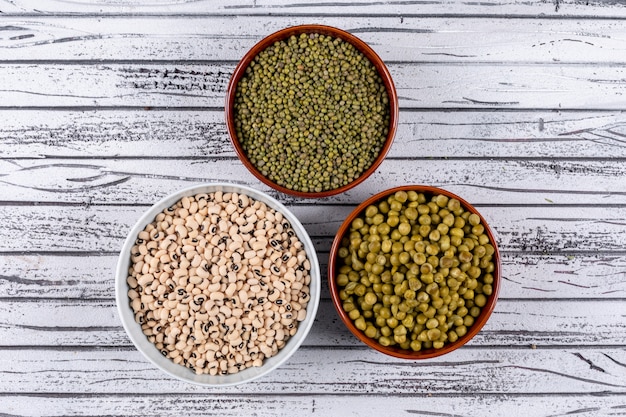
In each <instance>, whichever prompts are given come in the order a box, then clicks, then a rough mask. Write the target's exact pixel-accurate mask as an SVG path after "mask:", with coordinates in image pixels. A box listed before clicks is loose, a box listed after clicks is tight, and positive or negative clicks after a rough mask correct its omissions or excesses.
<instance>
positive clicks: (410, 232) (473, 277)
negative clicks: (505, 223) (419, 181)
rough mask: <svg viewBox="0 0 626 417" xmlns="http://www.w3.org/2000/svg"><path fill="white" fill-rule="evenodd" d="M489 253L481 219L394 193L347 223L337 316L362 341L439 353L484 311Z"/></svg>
mask: <svg viewBox="0 0 626 417" xmlns="http://www.w3.org/2000/svg"><path fill="white" fill-rule="evenodd" d="M494 252H495V249H494V246H493V245H492V243H491V241H490V239H489V236H488V235H487V234H486V233H485V227H484V225H483V224H482V223H481V219H480V216H478V215H477V214H475V213H471V212H469V211H467V210H465V209H464V208H463V207H462V205H461V203H460V202H459V200H457V199H454V198H449V197H448V196H446V195H443V194H436V195H427V194H424V193H418V192H415V191H397V192H395V193H394V194H391V195H390V196H388V197H387V198H384V199H382V200H381V201H379V202H378V203H376V204H372V205H369V206H368V207H367V208H366V209H365V210H364V212H363V213H362V214H361V215H359V216H358V217H356V218H355V219H354V220H353V221H352V223H351V225H350V229H349V232H348V233H347V235H346V236H345V237H344V238H343V239H342V242H341V246H340V248H339V250H338V256H339V258H340V259H339V265H340V266H339V268H338V270H337V273H336V276H335V277H334V279H335V280H336V283H337V287H338V289H339V298H340V300H341V302H342V307H343V310H344V311H345V312H346V313H347V314H348V316H349V317H350V319H351V320H352V321H353V323H354V326H355V327H356V328H357V329H359V330H360V331H362V332H363V333H364V334H365V335H366V336H367V337H369V338H372V339H375V340H376V341H378V343H379V344H381V345H382V346H396V347H400V348H402V349H407V350H410V351H420V350H422V349H430V348H434V349H441V348H443V347H444V346H445V345H446V344H447V343H451V342H455V341H456V340H458V339H459V338H460V337H463V336H464V335H465V334H466V333H467V332H468V328H470V327H471V326H472V324H473V323H474V321H475V319H476V318H477V317H478V316H479V315H480V313H481V309H482V307H484V306H485V305H486V303H487V299H488V297H489V296H490V295H491V294H492V292H493V282H494V276H493V272H494V270H495V264H494V259H493V256H494Z"/></svg>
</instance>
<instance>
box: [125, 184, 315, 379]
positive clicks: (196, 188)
mask: <svg viewBox="0 0 626 417" xmlns="http://www.w3.org/2000/svg"><path fill="white" fill-rule="evenodd" d="M215 191H223V192H237V193H245V194H246V195H247V196H249V197H251V198H253V199H255V200H257V201H262V202H264V203H265V204H267V205H268V206H269V207H271V208H273V209H275V210H277V211H280V212H281V213H282V214H283V216H284V217H285V218H286V219H287V220H288V221H289V222H290V223H291V225H292V227H293V228H294V230H295V231H296V234H297V235H298V238H299V239H300V241H301V242H302V244H303V245H304V248H305V250H306V252H307V258H308V260H309V262H310V263H311V273H310V276H311V283H310V284H309V288H310V298H309V302H308V304H307V308H306V311H307V315H306V318H305V319H304V320H303V321H301V322H300V323H299V324H298V331H297V332H296V334H295V335H294V336H292V337H290V338H289V340H288V341H287V343H286V344H285V346H284V347H283V348H282V349H281V350H280V351H279V352H278V353H277V354H276V355H275V356H273V357H271V358H267V359H265V360H264V363H263V365H262V366H261V367H251V368H246V369H244V370H243V371H241V372H238V373H236V374H228V375H215V376H213V375H208V374H202V375H197V374H195V373H194V372H193V371H192V370H191V369H189V368H186V367H184V366H182V365H178V364H175V363H174V362H173V361H172V360H171V359H169V358H166V357H164V356H163V355H161V353H160V352H159V351H158V349H157V348H156V346H155V345H154V344H153V343H152V342H150V341H149V340H148V339H147V337H146V336H145V335H144V334H143V332H142V330H141V327H140V326H139V324H138V323H136V322H135V313H134V312H133V311H132V308H131V307H130V303H129V301H128V294H127V293H128V289H129V288H128V284H127V282H126V279H127V277H128V268H129V266H130V262H131V260H130V252H131V248H132V246H133V245H134V244H135V240H136V239H137V235H138V234H139V232H140V231H141V230H143V229H144V227H145V226H146V225H147V224H148V223H151V222H152V221H154V218H155V217H156V215H157V214H158V213H160V212H161V211H162V210H163V209H165V208H167V207H170V206H171V205H173V204H174V203H176V202H177V201H178V200H180V199H181V198H183V197H185V196H192V195H196V194H200V193H210V192H215ZM320 295H321V270H320V265H319V260H318V258H317V253H316V250H315V246H314V245H313V242H312V241H311V238H310V236H309V234H308V232H307V231H306V229H305V228H304V226H303V225H302V223H300V221H299V220H298V218H297V217H296V216H295V215H294V214H293V213H292V212H291V211H290V210H289V209H288V208H287V207H285V206H284V205H283V204H282V203H281V202H279V201H278V200H276V199H275V198H273V197H271V196H269V195H267V194H265V193H263V192H261V191H259V190H255V189H253V188H251V187H249V186H247V185H242V184H236V183H226V182H212V183H202V184H196V185H192V186H189V187H186V188H183V189H180V190H178V191H176V192H174V193H171V194H169V195H167V196H165V197H163V198H161V199H160V200H159V201H157V202H156V203H155V204H153V205H152V206H151V207H150V208H149V209H147V210H145V211H144V212H143V213H142V215H141V217H140V218H139V219H138V220H137V221H136V222H135V224H134V225H133V226H132V227H131V229H130V231H129V232H128V234H127V237H126V239H125V241H124V244H123V245H122V248H121V250H120V253H119V256H118V262H117V266H116V269H115V300H116V305H117V312H118V316H119V317H120V320H121V322H122V325H123V327H124V330H125V331H126V334H127V335H128V337H129V338H130V340H131V341H132V342H133V344H134V345H135V347H136V348H137V350H138V351H139V352H140V353H141V354H142V355H143V356H144V357H145V358H146V359H148V360H149V361H150V362H152V363H153V364H154V365H155V366H156V367H157V368H159V369H160V370H161V371H163V372H165V373H167V374H168V375H170V376H172V377H174V378H176V379H178V380H181V381H184V382H188V383H192V384H195V385H201V386H205V387H227V386H234V385H239V384H243V383H247V382H250V381H253V380H256V379H257V378H261V377H263V376H265V375H267V374H268V373H270V372H272V371H273V370H275V369H276V368H278V367H279V366H281V365H282V364H283V363H285V362H286V361H287V360H288V359H289V358H290V357H291V356H292V355H293V354H294V353H295V352H296V351H297V350H298V348H299V347H300V346H301V345H302V343H303V342H304V340H305V338H306V337H307V335H308V334H309V332H310V330H311V328H312V326H313V323H314V320H315V317H316V315H317V310H318V307H319V302H320V298H321V297H320Z"/></svg>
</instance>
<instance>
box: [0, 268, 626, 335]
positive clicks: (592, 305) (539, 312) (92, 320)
mask: <svg viewBox="0 0 626 417" xmlns="http://www.w3.org/2000/svg"><path fill="white" fill-rule="evenodd" d="M110 280H111V281H110V282H111V284H110V285H111V286H112V285H113V276H111V277H110ZM505 285H506V284H505ZM0 313H1V314H0V317H1V321H0V341H2V344H1V345H0V346H42V347H52V346H68V347H84V346H91V347H97V346H131V342H130V340H129V339H128V337H127V336H126V333H125V332H124V329H123V328H122V326H121V323H120V321H119V318H118V313H117V308H116V304H115V301H114V300H109V299H105V300H82V299H73V300H62V299H60V300H37V299H35V300H5V301H3V302H2V303H1V304H0ZM625 317H626V303H624V300H623V299H613V300H595V299H591V300H585V299H565V300H558V299H555V300H549V302H546V301H544V300H500V301H499V302H498V304H497V306H496V309H495V311H494V312H493V314H492V316H491V317H490V319H489V321H488V322H487V324H486V325H485V327H483V329H482V330H481V331H480V332H479V333H478V335H476V336H475V337H474V339H472V340H471V341H470V342H469V344H468V346H499V347H511V346H513V347H519V346H524V347H525V346H531V345H533V344H534V345H538V346H611V345H613V346H620V345H622V344H623V341H624V339H625V338H626V326H625V325H624V318H625ZM304 343H305V345H307V346H345V347H353V346H364V345H361V342H360V341H359V340H358V339H356V337H354V336H353V335H352V334H351V333H349V331H348V330H347V328H346V327H345V326H344V324H343V323H342V322H341V320H340V319H339V316H338V314H337V312H336V311H335V309H334V307H333V305H332V302H331V301H330V300H329V299H327V298H326V299H322V300H321V301H320V306H319V310H318V313H317V316H316V319H315V324H314V325H313V329H312V330H311V333H310V334H309V335H308V336H307V339H306V341H305V342H304Z"/></svg>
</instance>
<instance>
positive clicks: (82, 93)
mask: <svg viewBox="0 0 626 417" xmlns="http://www.w3.org/2000/svg"><path fill="white" fill-rule="evenodd" d="M234 66H235V65H234V64H216V63H212V62H210V63H207V64H203V65H200V64H191V63H181V64H179V65H177V64H151V63H145V64H117V63H111V64H109V63H105V64H93V65H92V64H81V63H77V64H66V65H63V64H57V63H43V64H39V65H32V64H18V63H15V64H13V63H0V72H2V73H4V74H5V76H6V77H7V79H11V80H12V83H11V84H10V85H3V86H2V87H1V88H0V96H1V97H2V98H3V100H4V102H10V103H11V104H12V106H18V107H21V106H49V107H59V106H137V107H223V105H224V96H225V91H226V87H227V85H228V80H229V78H230V75H231V73H232V71H233V70H234ZM388 67H389V71H390V73H391V75H392V77H393V79H394V83H395V85H396V89H397V93H398V98H399V100H400V106H401V107H402V108H403V109H411V108H420V109H423V108H434V109H444V108H448V109H457V108H472V109H473V108H510V109H520V108H521V109H528V108H537V109H550V110H559V109H585V110H592V109H602V110H623V109H624V105H625V104H626V97H625V96H624V86H625V85H626V69H625V68H624V67H623V66H621V65H618V66H608V65H596V66H594V67H593V69H590V68H588V67H584V66H582V67H581V66H575V65H573V66H568V65H558V66H557V65H548V64H537V65H529V64H523V63H522V64H519V65H505V64H503V65H497V66H494V65H491V64H475V65H462V64H436V63H418V64H416V63H412V62H409V63H398V64H394V63H390V64H389V65H388Z"/></svg>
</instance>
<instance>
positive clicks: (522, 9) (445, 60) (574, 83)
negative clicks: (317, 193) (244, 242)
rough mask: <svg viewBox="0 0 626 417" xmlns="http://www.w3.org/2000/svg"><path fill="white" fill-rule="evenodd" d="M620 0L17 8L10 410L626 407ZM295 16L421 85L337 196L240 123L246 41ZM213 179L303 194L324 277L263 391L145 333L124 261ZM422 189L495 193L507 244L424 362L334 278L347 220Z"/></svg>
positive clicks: (182, 2)
mask: <svg viewBox="0 0 626 417" xmlns="http://www.w3.org/2000/svg"><path fill="white" fill-rule="evenodd" d="M625 6H626V5H625V4H624V2H623V1H621V0H606V1H603V0H592V1H581V0H548V1H540V2H528V1H525V0H497V1H496V0H486V1H481V2H463V1H453V0H435V1H422V0H418V1H402V0H391V1H384V2H381V1H377V0H364V1H359V2H345V1H342V2H335V1H325V2H311V1H309V0H250V1H248V0H244V1H239V2H216V1H211V0H151V1H145V0H72V1H66V0H48V1H45V2H41V1H39V0H0V218H2V219H3V222H2V227H0V415H1V416H40V415H50V416H61V415H62V416H67V415H98V416H102V415H110V416H117V415H124V416H125V415H154V416H160V415H190V416H196V415H220V416H235V415H236V416H242V415H256V416H270V415H271V416H277V415H289V416H299V415H306V416H315V415H322V416H334V415H341V416H344V415H345V416H369V415H393V416H395V415H399V416H424V417H433V416H443V417H458V416H467V417H469V416H471V415H472V416H473V415H476V416H496V417H501V416H522V415H523V416H530V417H548V416H550V417H555V416H568V415H569V416H571V415H576V416H581V417H597V416H600V417H603V416H614V415H626V345H625V344H624V340H626V303H625V301H624V300H626V295H625V294H626V251H625V250H624V248H625V247H626V168H625V165H624V161H625V160H626V146H624V144H625V143H626V113H625V112H626V95H625V93H626V70H625V68H626V25H625V22H626V7H625ZM300 23H322V24H328V25H333V26H337V27H341V28H344V29H347V30H349V31H350V32H352V33H354V34H355V35H357V36H359V37H360V38H362V39H363V40H365V41H367V42H368V43H370V44H371V45H372V46H373V47H374V49H375V50H376V51H377V52H378V53H379V55H380V56H381V57H382V58H383V59H384V60H385V62H387V63H388V66H389V69H390V71H391V72H392V75H393V77H394V81H395V83H396V86H397V88H398V93H399V96H400V98H401V116H400V124H399V129H398V134H397V136H396V141H395V143H394V145H393V147H392V150H391V152H390V154H389V157H388V158H387V159H386V160H385V162H384V163H383V164H382V165H381V167H380V168H379V169H378V170H377V172H376V173H375V174H374V175H373V176H371V177H370V178H369V179H368V180H367V181H365V182H364V183H363V184H361V185H360V186H358V187H356V188H355V189H353V190H351V191H350V192H348V193H345V194H343V195H340V196H335V197H331V198H327V199H323V200H306V199H297V198H293V197H287V196H284V195H280V194H278V193H276V192H273V191H271V190H269V189H268V188H267V187H265V186H261V184H260V182H259V181H258V180H256V178H254V177H253V176H252V175H251V174H250V173H249V172H247V170H245V168H244V167H243V166H242V164H241V163H240V162H239V161H238V160H237V158H236V156H235V154H234V153H233V149H232V146H231V144H230V143H229V139H228V137H227V134H226V128H225V124H224V121H223V117H224V115H223V106H224V95H225V89H226V85H227V83H228V80H229V77H230V74H231V73H232V71H233V69H234V66H235V64H236V63H237V61H238V60H239V59H240V57H241V56H242V55H243V54H244V53H245V52H246V51H247V50H248V49H249V48H250V47H251V46H252V45H253V44H254V43H255V42H257V41H258V40H260V39H261V38H262V37H264V36H265V35H267V34H268V33H270V32H273V31H275V30H277V29H280V28H282V27H286V26H290V25H295V24H300ZM218 180H226V181H235V182H240V183H243V184H248V185H251V186H253V187H255V188H259V189H261V190H263V191H268V192H269V193H270V194H272V195H273V196H275V197H277V198H279V200H281V201H282V202H284V203H285V204H286V205H287V206H288V207H289V208H290V209H292V210H293V211H294V213H295V214H296V215H297V216H298V218H299V219H300V220H301V221H302V222H303V223H304V224H305V227H306V228H307V230H308V232H309V233H310V234H311V235H312V237H313V240H314V244H315V247H316V249H317V251H318V255H319V259H320V262H321V266H322V276H323V281H324V285H323V288H322V300H321V304H320V308H319V311H318V315H317V317H316V321H315V324H314V326H313V329H312V331H311V333H310V334H309V336H308V337H307V339H306V341H305V343H304V345H303V346H302V348H301V349H300V350H299V351H298V352H297V353H296V355H295V356H294V357H292V358H291V360H290V361H289V362H287V363H286V364H284V365H283V366H281V367H280V368H279V369H278V370H277V371H275V372H273V373H272V374H270V375H268V376H267V377H265V378H263V379H261V380H259V381H258V382H255V383H252V384H245V385H242V386H238V387H232V388H224V389H207V388H203V387H198V386H194V385H189V384H185V383H182V382H179V381H177V380H174V379H171V378H169V377H168V376H166V375H164V374H163V373H162V372H160V371H158V370H157V369H156V368H155V367H154V366H153V365H152V364H151V363H149V362H148V361H147V360H145V359H144V358H143V357H142V356H141V354H140V353H139V352H138V351H137V350H136V349H135V347H134V346H133V345H132V343H131V341H130V340H129V338H128V337H127V335H126V333H125V332H124V329H123V328H122V325H121V322H120V320H119V318H118V311H117V306H116V304H115V298H114V293H113V292H114V271H115V266H116V263H117V253H118V251H119V249H120V248H121V246H122V242H123V241H124V239H125V238H126V235H127V233H128V231H129V229H130V228H131V227H132V225H133V224H134V222H135V220H136V219H137V218H139V216H140V215H141V213H143V211H144V210H145V209H146V208H147V207H148V206H149V205H151V204H152V203H154V202H155V201H156V200H158V199H159V198H160V197H163V196H164V195H166V194H169V193H171V192H174V191H176V190H178V189H180V188H182V187H186V186H188V185H192V184H196V183H200V182H210V181H218ZM405 183H422V184H429V185H438V186H441V187H444V188H446V189H448V190H450V191H452V192H455V193H457V194H459V195H461V196H463V197H464V198H466V199H467V200H468V201H470V202H472V203H474V204H476V205H477V206H478V209H479V210H480V212H481V213H482V214H483V215H484V216H485V218H486V219H487V220H488V222H489V224H490V225H491V226H492V227H493V228H494V229H495V231H496V233H497V238H498V242H499V244H500V249H501V250H502V254H503V261H502V270H503V285H502V290H501V292H500V300H499V301H498V304H497V306H496V309H495V311H494V313H493V315H492V317H491V318H490V320H489V322H488V323H487V325H486V326H485V327H484V328H483V330H482V331H481V332H480V333H479V334H478V335H477V336H476V337H475V338H474V339H473V340H472V341H471V342H470V343H469V344H468V345H467V346H465V347H463V348H462V349H460V350H458V351H456V352H453V353H451V354H450V355H446V356H444V357H441V358H436V359H433V360H428V361H421V362H411V361H403V360H399V359H394V358H391V357H386V356H384V355H382V354H379V353H376V352H374V351H372V350H370V349H368V348H366V347H365V346H364V345H363V344H361V343H360V342H359V341H358V340H357V339H356V338H355V337H354V336H353V335H351V334H350V333H349V332H348V330H347V329H346V328H345V326H343V324H342V323H341V322H340V320H339V318H338V315H337V313H336V312H335V310H334V307H333V305H332V303H331V301H330V298H329V293H328V288H327V285H326V279H327V277H326V266H327V258H328V251H329V247H330V244H331V240H332V238H333V235H334V233H335V232H336V230H337V228H338V227H339V224H340V223H341V222H342V221H343V219H344V218H345V217H346V215H347V214H348V213H349V212H350V211H351V210H352V208H353V207H355V205H356V204H358V203H359V202H360V201H362V200H364V199H365V198H367V197H369V196H370V195H372V194H373V193H375V192H377V191H380V190H383V189H387V188H390V187H392V186H394V185H400V184H405ZM122 307H123V306H122Z"/></svg>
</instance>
